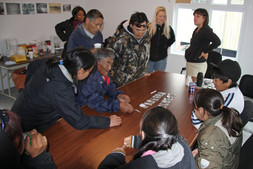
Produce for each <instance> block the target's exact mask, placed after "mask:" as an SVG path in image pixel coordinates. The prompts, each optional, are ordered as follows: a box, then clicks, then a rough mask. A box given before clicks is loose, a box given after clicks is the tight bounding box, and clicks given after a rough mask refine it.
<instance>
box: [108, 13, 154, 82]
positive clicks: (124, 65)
mask: <svg viewBox="0 0 253 169" xmlns="http://www.w3.org/2000/svg"><path fill="white" fill-rule="evenodd" d="M147 24H148V19H147V16H146V14H145V13H143V12H136V13H134V14H132V16H131V18H130V20H125V21H123V22H121V23H120V24H119V26H118V28H117V30H116V32H115V33H114V35H113V36H112V37H111V38H110V39H109V41H108V44H107V46H106V47H107V48H110V49H112V50H113V51H114V52H115V55H116V57H115V59H114V63H113V65H112V70H111V77H112V80H113V82H114V83H115V84H116V86H117V87H119V86H122V85H124V84H126V83H129V82H131V81H133V80H135V79H137V78H140V77H142V76H143V75H144V74H145V73H146V69H147V63H148V59H149V53H150V36H149V34H148V31H147Z"/></svg>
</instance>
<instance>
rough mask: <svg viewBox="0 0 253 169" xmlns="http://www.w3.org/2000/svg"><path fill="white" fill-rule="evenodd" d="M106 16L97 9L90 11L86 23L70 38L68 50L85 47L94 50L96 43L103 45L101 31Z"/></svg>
mask: <svg viewBox="0 0 253 169" xmlns="http://www.w3.org/2000/svg"><path fill="white" fill-rule="evenodd" d="M103 20H104V16H103V14H102V13H101V12H100V11H99V10H97V9H91V10H90V11H88V13H87V15H86V18H85V23H83V24H82V25H80V26H79V27H78V28H76V29H75V30H74V31H73V32H72V34H71V35H70V37H69V40H68V47H67V50H68V51H69V50H71V49H74V48H76V47H80V46H83V47H85V48H87V49H93V48H94V44H95V43H101V44H102V43H103V35H102V33H101V32H100V29H101V27H102V25H103Z"/></svg>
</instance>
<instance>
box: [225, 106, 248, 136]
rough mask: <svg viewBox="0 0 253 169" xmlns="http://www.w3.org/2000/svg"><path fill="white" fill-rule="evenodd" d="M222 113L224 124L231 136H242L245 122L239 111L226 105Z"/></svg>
mask: <svg viewBox="0 0 253 169" xmlns="http://www.w3.org/2000/svg"><path fill="white" fill-rule="evenodd" d="M222 113H223V118H222V125H223V127H225V128H226V129H227V131H228V134H229V136H233V137H240V136H241V131H242V128H243V124H242V120H241V117H240V114H239V113H238V111H237V110H235V109H233V108H228V107H226V106H224V107H223V108H222Z"/></svg>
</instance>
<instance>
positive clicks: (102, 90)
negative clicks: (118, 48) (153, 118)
mask: <svg viewBox="0 0 253 169" xmlns="http://www.w3.org/2000/svg"><path fill="white" fill-rule="evenodd" d="M93 54H94V56H95V57H96V59H97V71H96V72H95V73H93V74H91V75H90V76H89V77H88V78H87V79H85V80H83V81H79V82H78V85H77V96H76V99H77V102H78V103H79V104H80V105H81V106H83V105H88V106H89V107H90V108H91V109H95V110H97V111H98V112H101V113H102V112H117V111H119V110H120V111H122V112H129V113H131V112H132V111H133V107H132V106H131V104H129V102H130V97H129V96H128V95H125V94H124V93H123V92H122V91H120V90H117V88H116V86H115V84H114V83H113V82H112V80H111V78H110V75H109V71H110V70H111V67H112V64H113V59H114V53H113V51H111V50H109V49H106V48H97V49H95V52H94V53H93ZM105 96H108V98H107V99H105Z"/></svg>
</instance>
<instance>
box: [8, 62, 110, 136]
mask: <svg viewBox="0 0 253 169" xmlns="http://www.w3.org/2000/svg"><path fill="white" fill-rule="evenodd" d="M12 111H13V112H15V113H17V114H19V115H20V117H21V120H22V123H23V127H24V131H30V130H32V129H34V128H35V129H37V131H38V132H43V131H45V130H46V129H47V128H49V127H50V126H52V125H53V124H54V123H55V122H56V121H57V120H58V119H59V118H61V117H62V118H63V119H64V120H65V121H67V122H68V123H69V124H70V125H71V126H73V127H74V128H76V129H80V130H82V129H87V128H106V127H108V126H109V125H110V119H109V118H105V117H101V116H87V115H85V114H84V113H83V112H82V110H81V109H80V106H79V104H78V103H77V102H76V100H75V94H74V91H73V83H72V82H71V81H69V80H68V79H67V78H66V77H65V76H64V74H63V73H62V71H61V69H60V68H59V66H55V67H53V68H52V70H51V72H48V71H47V65H46V64H45V62H43V63H42V64H41V66H40V67H39V68H38V70H37V71H36V72H35V73H34V75H33V76H32V77H31V78H30V80H29V81H28V82H27V84H26V85H25V88H24V89H23V90H22V92H21V94H20V95H19V96H18V98H17V100H16V102H15V103H14V105H13V107H12Z"/></svg>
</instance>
